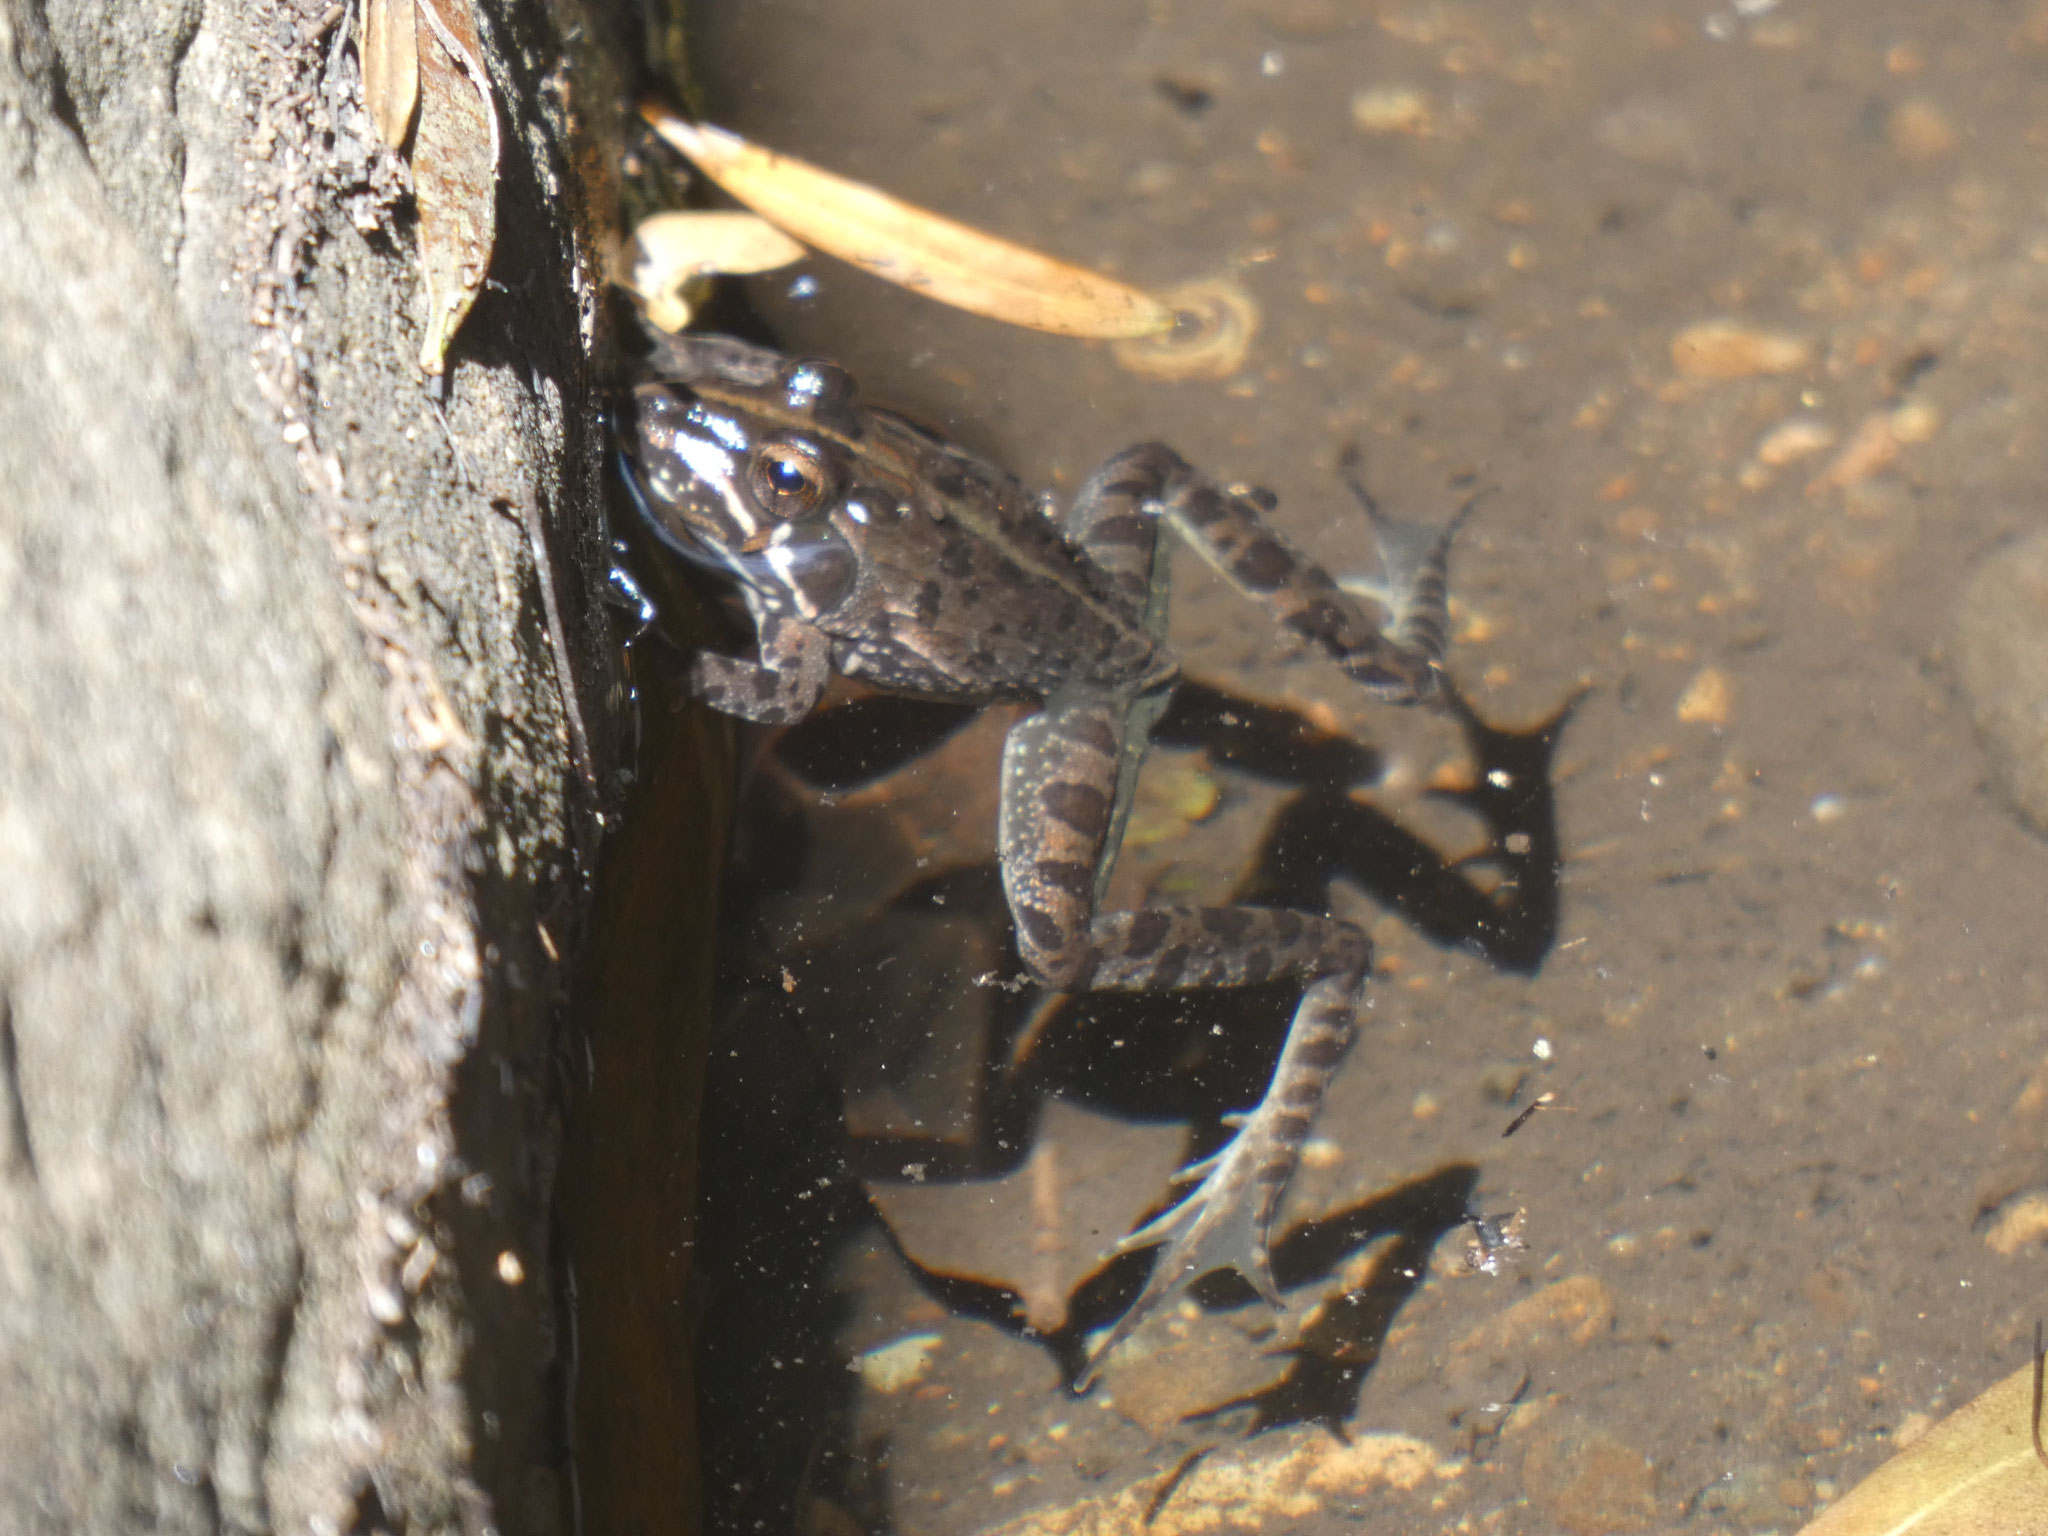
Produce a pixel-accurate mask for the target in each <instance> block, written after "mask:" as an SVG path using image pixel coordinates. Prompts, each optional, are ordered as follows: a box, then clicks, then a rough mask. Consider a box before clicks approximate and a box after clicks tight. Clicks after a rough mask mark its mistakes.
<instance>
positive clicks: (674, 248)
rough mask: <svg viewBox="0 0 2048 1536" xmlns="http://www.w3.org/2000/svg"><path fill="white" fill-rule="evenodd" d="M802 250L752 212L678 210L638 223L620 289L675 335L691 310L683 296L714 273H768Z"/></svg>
mask: <svg viewBox="0 0 2048 1536" xmlns="http://www.w3.org/2000/svg"><path fill="white" fill-rule="evenodd" d="M803 257H804V248H803V247H802V246H801V245H799V244H797V242H796V241H794V240H792V239H791V238H790V237H789V236H788V235H785V234H784V233H783V232H782V231H781V230H779V229H777V228H776V227H775V226H774V225H773V224H770V223H769V222H768V221H767V220H766V219H764V218H762V217H761V216H760V215H759V214H757V213H735V212H727V211H723V210H719V211H700V210H695V209H691V210H683V211H678V212H675V213H657V214H655V215H654V217H652V218H650V219H643V220H641V222H640V227H639V228H638V229H636V230H634V231H633V238H632V240H631V241H630V242H628V244H627V248H626V260H625V262H624V263H623V265H624V267H625V269H626V270H625V274H624V276H625V286H626V287H627V288H628V289H629V290H631V291H632V293H633V294H634V296H635V297H637V298H638V299H639V300H640V303H641V305H642V307H643V308H644V309H645V311H646V314H647V318H648V319H649V320H650V321H651V322H652V323H653V324H654V325H655V326H657V327H658V328H659V329H661V330H664V331H680V330H681V329H682V328H683V327H684V326H686V325H688V324H689V323H690V312H691V310H692V309H693V308H694V306H693V304H692V303H691V301H690V297H689V294H688V293H687V292H686V291H685V290H686V289H687V288H688V287H689V286H690V285H691V284H692V283H695V282H698V281H699V280H701V279H703V278H706V277H709V276H711V275H713V274H714V273H725V274H728V275H731V276H741V275H744V274H746V273H750V272H772V271H774V270H775V269H776V268H777V267H786V266H788V265H789V264H790V263H791V262H793V261H801V260H802V259H803Z"/></svg>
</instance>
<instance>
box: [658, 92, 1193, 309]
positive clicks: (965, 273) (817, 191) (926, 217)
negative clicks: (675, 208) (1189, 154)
mask: <svg viewBox="0 0 2048 1536" xmlns="http://www.w3.org/2000/svg"><path fill="white" fill-rule="evenodd" d="M643 110H644V111H645V113H646V117H647V120H648V121H649V122H650V123H652V124H653V125H654V130H655V132H657V133H659V134H660V135H661V136H662V137H663V138H664V139H666V140H667V141H668V142H669V143H671V144H673V145H674V146H675V147H676V148H677V149H679V150H681V151H682V152H683V153H684V154H685V155H687V156H689V157H690V160H691V161H692V162H693V163H694V164H695V165H696V166H697V168H698V169H699V170H701V171H702V172H703V173H704V174H705V175H706V176H709V177H710V178H711V179H712V180H713V181H715V182H717V183H718V184H719V185H720V186H721V187H723V188H725V190H726V191H728V192H730V193H731V194H732V195H733V196H734V197H736V198H738V199H739V200H740V201H741V202H743V203H745V204H746V205H747V206H748V207H749V208H752V209H753V210H754V211H755V212H756V213H759V214H760V215H762V217H764V218H767V219H771V220H773V221H774V222H775V223H776V224H778V225H780V226H781V227H782V228H783V229H786V230H788V231H789V232H790V233H791V234H792V235H795V236H796V237H797V238H798V239H799V240H801V241H803V242H804V243H805V244H806V245H810V246H815V247H816V248H817V249H818V250H821V251H823V252H825V253H826V254H827V255H830V256H837V257H838V258H839V259H840V260H841V261H845V262H851V263H852V264H853V265H854V266H857V267H860V268H862V269H864V270H865V271H868V272H872V273H874V274H875V276H877V277H881V278H886V279H888V281H890V282H892V283H896V284H899V285H901V286H902V287H905V288H910V289H913V290H915V291H916V292H919V293H922V294H924V295H926V296H927V297H929V298H934V299H937V300H939V301H940V302H941V303H945V304H952V305H955V306H957V307H958V308H961V309H966V310H971V311H973V312H974V313H975V314H978V315H986V316H988V317H989V318H990V319H993V320H1004V321H1007V322H1009V323H1010V324H1011V325H1022V326H1028V327H1030V328H1031V329H1033V330H1039V331H1051V332H1053V333H1055V334H1057V335H1061V336H1091V337H1098V338H1102V339H1106V340H1107V339H1115V338H1118V337H1125V336H1151V335H1157V334H1158V333H1160V332H1162V331H1165V330H1167V329H1168V328H1169V327H1171V326H1172V325H1173V323H1174V315H1173V311H1172V309H1171V308H1170V307H1169V306H1168V305H1166V304H1163V303H1161V302H1160V301H1159V300H1158V299H1156V298H1154V297H1153V296H1152V295H1150V294H1148V293H1145V292H1144V291H1142V290H1140V289H1137V288H1133V287H1130V286H1129V285H1128V284H1125V283H1120V282H1118V281H1116V279H1114V278H1111V277H1105V276H1104V275H1102V274H1101V273H1099V272H1091V271H1089V270H1088V269H1087V268H1085V267H1076V266H1072V265H1070V264H1068V263H1066V262H1063V261H1055V260H1054V259H1053V258H1052V257H1050V256H1046V255H1043V254H1041V253H1040V252H1038V251H1033V250H1029V249H1027V248H1026V247H1024V246H1021V245H1013V244H1011V243H1010V242H1009V241H1007V240H999V239H997V238H996V237H995V236H994V235H989V234H984V233H983V232H982V231H980V230H978V229H973V228H970V227H969V226H967V225H965V224H958V223H955V222H954V221H953V220H951V219H946V218H941V217H940V216H939V215H938V214H935V213H930V212H928V211H926V210H925V209H922V208H918V207H915V206H914V205H912V204H910V203H906V202H903V201H901V200H900V199H898V198H894V197H891V196H889V195H888V194H887V193H886V192H878V191H876V190H875V189H874V188H873V187H870V186H866V185H864V184H862V183H860V182H857V181H849V180H847V179H846V178H844V177H842V176H835V175H833V174H832V173H831V172H829V171H823V170H820V169H819V168H818V167H816V166H814V165H810V164H807V163H806V162H804V161H802V160H797V159H794V158H792V157H791V156H789V155H779V154H776V153H775V152H774V151H773V150H767V149H763V148H761V147H760V146H759V145H756V144H750V143H748V142H747V141H746V140H745V139H743V138H741V137H740V136H739V135H738V134H734V133H728V132H726V131H725V130H724V129H723V128H713V127H710V126H708V125H706V124H702V123H686V122H684V121H683V120H682V119H681V118H678V117H673V116H670V115H669V114H668V113H666V112H662V111H660V110H659V109H657V108H652V107H649V108H646V109H643Z"/></svg>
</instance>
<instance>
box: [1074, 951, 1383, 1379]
mask: <svg viewBox="0 0 2048 1536" xmlns="http://www.w3.org/2000/svg"><path fill="white" fill-rule="evenodd" d="M1364 985H1365V973H1364V971H1363V969H1362V968H1361V969H1359V970H1355V971H1346V972H1344V973H1341V974H1339V975H1335V976H1325V977H1323V978H1322V979H1320V980H1318V981H1316V982H1313V983H1311V984H1310V986H1309V988H1308V990H1307V991H1306V992H1304V993H1303V994H1302V997H1301V1003H1300V1005H1299V1006H1298V1007H1297V1008H1296V1009H1295V1012H1294V1022H1293V1023H1292V1024H1291V1025H1290V1026H1289V1027H1288V1031H1287V1044H1286V1045H1285V1046H1284V1047H1283V1048H1282V1050H1281V1052H1280V1062H1279V1065H1278V1066H1276V1067H1275V1068H1274V1069H1273V1081H1272V1084H1271V1085H1270V1086H1269V1087H1268V1088H1267V1090H1266V1096H1265V1097H1264V1098H1263V1099H1261V1100H1260V1101H1259V1105H1258V1107H1257V1108H1256V1109H1254V1110H1252V1111H1251V1112H1250V1113H1249V1114H1246V1115H1244V1116H1241V1117H1238V1127H1237V1133H1236V1135H1234V1136H1233V1137H1232V1138H1231V1139H1230V1141H1229V1142H1228V1143H1226V1144H1225V1145H1224V1147H1223V1148H1222V1149H1221V1150H1220V1151H1218V1152H1216V1153H1214V1154H1212V1155H1211V1156H1209V1157H1206V1158H1204V1159H1203V1160H1202V1161H1201V1162H1199V1163H1195V1164H1193V1165H1191V1166H1190V1167H1188V1168H1184V1169H1182V1170H1181V1173H1180V1174H1179V1175H1178V1180H1177V1181H1178V1182H1182V1183H1189V1182H1192V1183H1194V1185H1195V1187H1194V1188H1193V1189H1191V1190H1189V1191H1188V1193H1187V1194H1186V1195H1184V1196H1182V1197H1181V1198H1180V1199H1179V1200H1177V1201H1176V1202H1175V1203H1174V1204H1173V1205H1172V1206H1171V1207H1170V1208H1169V1209H1167V1210H1166V1211H1164V1212H1162V1213H1161V1214H1160V1215H1158V1216H1156V1217H1155V1218H1153V1219H1152V1220H1151V1221H1149V1222H1147V1223H1146V1224H1145V1225H1144V1226H1142V1227H1140V1228H1139V1229H1138V1230H1137V1231H1135V1232H1133V1233H1131V1234H1130V1236H1128V1237H1126V1238H1124V1239H1123V1241H1122V1242H1120V1243H1118V1244H1117V1245H1116V1247H1115V1248H1114V1249H1113V1250H1112V1251H1113V1252H1115V1253H1129V1252H1131V1251H1132V1250H1134V1249H1138V1248H1148V1247H1151V1246H1152V1245H1153V1244H1155V1243H1157V1244H1164V1245H1165V1246H1164V1248H1163V1249H1162V1251H1161V1252H1160V1254H1159V1256H1158V1258H1157V1259H1155V1260H1154V1261H1153V1264H1152V1273H1151V1274H1150V1275H1149V1276H1148V1277H1147V1278H1146V1281H1145V1287H1144V1289H1143V1290H1141V1291H1140V1292H1139V1293H1138V1299H1137V1300H1136V1301H1134V1302H1132V1303H1131V1305H1130V1306H1129V1307H1128V1308H1126V1309H1125V1311H1124V1315H1123V1316H1122V1317H1120V1318H1118V1319H1117V1322H1116V1326H1115V1327H1113V1328H1112V1329H1110V1331H1109V1333H1108V1334H1107V1335H1106V1336H1105V1337H1104V1338H1103V1339H1102V1341H1101V1342H1100V1343H1099V1344H1098V1345H1096V1347H1095V1349H1094V1350H1093V1351H1092V1352H1091V1353H1090V1354H1089V1356H1088V1363H1087V1365H1086V1366H1085V1367H1083V1369H1082V1371H1081V1375H1080V1377H1079V1378H1078V1379H1077V1380H1076V1382H1075V1383H1074V1385H1075V1389H1076V1390H1077V1391H1085V1390H1087V1388H1088V1385H1089V1383H1090V1382H1092V1381H1093V1380H1094V1379H1095V1373H1096V1371H1097V1370H1099V1369H1100V1368H1101V1366H1102V1363H1103V1361H1104V1360H1106V1359H1107V1358H1108V1357H1109V1354H1110V1352H1111V1351H1112V1350H1114V1349H1115V1348H1116V1347H1117V1345H1119V1344H1121V1343H1122V1342H1123V1341H1124V1340H1125V1339H1127V1338H1129V1337H1130V1336H1131V1334H1132V1333H1133V1332H1135V1331H1136V1330H1137V1327H1138V1325H1139V1324H1140V1323H1142V1322H1143V1321H1144V1320H1145V1318H1146V1317H1147V1316H1148V1315H1150V1313H1151V1311H1152V1309H1153V1308H1154V1307H1155V1306H1157V1305H1158V1304H1159V1302H1160V1301H1162V1300H1163V1299H1164V1298H1165V1297H1167V1296H1168V1295H1170V1294H1171V1293H1172V1292H1173V1291H1174V1290H1176V1289H1177V1288H1178V1287H1180V1286H1182V1285H1184V1284H1186V1283H1187V1282H1188V1281H1190V1280H1192V1279H1194V1278H1195V1277H1196V1276H1197V1275H1201V1274H1204V1273H1206V1272H1207V1271H1209V1270H1212V1269H1220V1268H1223V1267H1225V1266H1228V1267H1230V1268H1232V1269H1235V1270H1236V1271H1237V1272H1238V1273H1239V1274H1241V1275H1243V1276H1244V1277H1245V1279H1247V1280H1249V1281H1250V1282H1251V1283H1252V1287H1253V1289H1255V1290H1256V1291H1257V1292H1258V1293H1259V1295H1261V1296H1262V1297H1264V1298H1265V1299H1266V1300H1267V1301H1268V1302H1270V1303H1271V1304H1272V1305H1273V1306H1275V1307H1280V1308H1283V1309H1284V1308H1285V1307H1286V1305H1287V1304H1286V1302H1285V1301H1283V1300H1282V1299H1281V1297H1280V1288H1279V1286H1278V1285H1277V1284H1276V1283H1275V1282H1274V1279H1273V1267H1272V1262H1271V1257H1270V1254H1269V1252H1268V1249H1267V1241H1268V1239H1267V1232H1268V1229H1269V1228H1270V1227H1271V1226H1272V1222H1273V1217H1274V1214H1275V1213H1276V1212H1277V1211H1278V1210H1279V1207H1280V1196H1281V1194H1282V1193H1283V1192H1284V1191H1285V1190H1286V1188H1287V1181H1288V1179H1289V1178H1290V1177H1291V1176H1292V1175H1293V1173H1294V1165H1295V1164H1296V1163H1297V1162H1298V1161H1299V1160H1300V1158H1301V1148H1302V1144H1303V1143H1304V1142H1306V1141H1307V1140H1308V1133H1309V1128H1310V1127H1311V1126H1312V1125H1313V1124H1314V1123H1315V1115H1316V1110H1317V1108H1318V1107H1319V1106H1320V1105H1321V1104H1322V1100H1323V1093H1324V1090H1325V1089H1327V1088H1328V1087H1329V1084H1330V1079H1331V1078H1332V1077H1334V1076H1335V1075H1336V1071H1337V1067H1338V1064H1339V1063H1340V1062H1342V1061H1343V1059H1344V1053H1345V1051H1346V1050H1347V1049H1349V1047H1350V1045H1351V1041H1352V1038H1353V1036H1354V1035H1355V1034H1356V1033H1357V1027H1358V1010H1359V1006H1360V999H1361V993H1362V992H1363V989H1364ZM1196 1181H1199V1182H1196Z"/></svg>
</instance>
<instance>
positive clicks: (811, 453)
mask: <svg viewBox="0 0 2048 1536" xmlns="http://www.w3.org/2000/svg"><path fill="white" fill-rule="evenodd" d="M747 481H748V488H749V489H750V490H752V491H753V493H754V500H755V501H756V502H758V503H759V504H760V507H761V510H762V511H764V512H766V513H767V514H768V515H769V516H770V517H776V518H781V519H783V520H784V521H788V520H791V519H794V518H799V517H808V516H809V515H810V514H811V513H813V512H815V511H817V510H818V508H819V507H821V506H823V505H824V504H825V500H826V498H827V497H828V496H830V495H831V493H832V466H831V465H830V464H828V463H826V462H825V456H824V454H823V453H821V452H820V451H819V450H818V449H817V448H816V447H815V446H814V445H812V444H810V443H807V442H805V441H804V440H803V439H801V438H794V437H790V438H776V439H773V440H771V441H769V442H765V443H763V444H761V446H760V447H758V448H756V449H755V450H754V457H753V459H752V461H751V462H750V463H749V464H748V465H747Z"/></svg>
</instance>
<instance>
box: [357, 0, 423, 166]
mask: <svg viewBox="0 0 2048 1536" xmlns="http://www.w3.org/2000/svg"><path fill="white" fill-rule="evenodd" d="M412 5H413V0H364V4H363V28H362V32H361V34H360V35H359V36H358V37H357V39H356V54H357V56H358V57H359V58H360V59H361V60H362V65H363V109H364V110H365V111H366V112H368V113H369V114H370V121H371V122H373V123H375V124H376V125H377V137H378V138H380V139H382V140H383V141H384V143H385V146H386V147H387V148H390V149H401V148H403V147H404V145H405V136H406V135H407V134H408V133H410V132H411V131H412V113H413V108H415V107H417V106H418V105H419V102H420V55H419V25H418V23H417V22H415V21H414V20H413V14H412Z"/></svg>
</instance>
